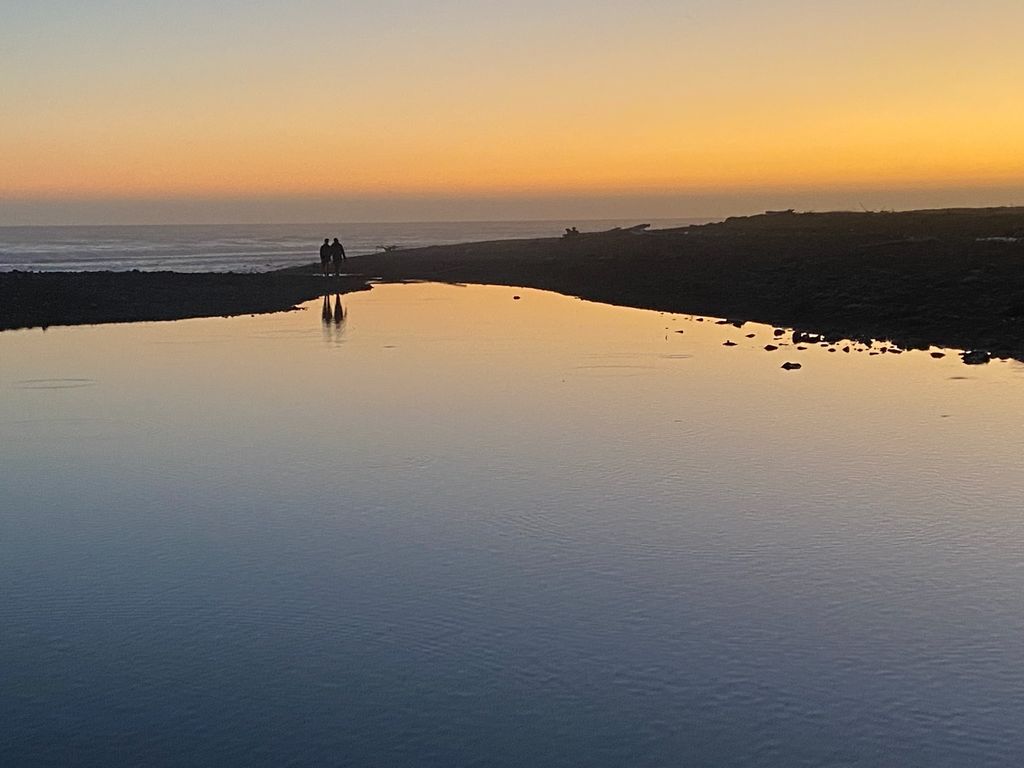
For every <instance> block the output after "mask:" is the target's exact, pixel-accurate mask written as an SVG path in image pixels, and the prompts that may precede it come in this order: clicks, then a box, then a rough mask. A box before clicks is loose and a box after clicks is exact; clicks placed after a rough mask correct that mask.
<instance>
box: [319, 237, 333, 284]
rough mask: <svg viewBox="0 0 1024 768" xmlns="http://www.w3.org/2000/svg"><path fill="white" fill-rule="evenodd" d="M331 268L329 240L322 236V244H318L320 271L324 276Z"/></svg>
mask: <svg viewBox="0 0 1024 768" xmlns="http://www.w3.org/2000/svg"><path fill="white" fill-rule="evenodd" d="M330 270H331V242H330V240H328V239H327V238H326V237H325V238H324V244H323V245H321V246H320V271H321V272H323V275H324V277H327V274H328V273H329V272H330Z"/></svg>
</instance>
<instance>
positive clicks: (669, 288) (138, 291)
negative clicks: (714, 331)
mask: <svg viewBox="0 0 1024 768" xmlns="http://www.w3.org/2000/svg"><path fill="white" fill-rule="evenodd" d="M346 266H347V268H348V270H349V272H351V273H352V274H351V275H350V276H348V277H343V278H337V279H336V278H332V279H330V280H324V279H323V278H322V277H320V276H319V275H317V274H315V273H316V271H318V269H319V265H312V264H310V265H303V266H300V267H295V268H292V269H288V270H282V271H279V272H274V273H269V274H257V275H242V274H231V275H224V274H182V273H169V272H162V273H143V272H118V273H111V272H98V273H0V329H10V328H23V327H34V326H44V327H45V326H51V325H74V324H82V323H105V322H129V321H133V320H170V319H178V318H184V317H203V316H217V315H237V314H254V313H262V312H276V311H283V310H287V309H289V308H292V307H294V306H295V305H296V304H299V303H301V302H304V301H308V300H310V299H313V298H317V297H319V296H321V295H323V293H324V292H325V290H326V291H330V292H332V293H333V292H349V291H353V290H361V289H365V288H367V287H368V283H369V281H371V280H379V281H385V282H403V281H436V282H448V283H481V284H492V285H509V286H516V287H527V288H538V289H543V290H551V291H556V292H559V293H563V294H567V295H571V296H579V297H581V298H584V299H589V300H593V301H600V302H605V303H609V304H616V305H621V306H629V307H638V308H645V309H655V310H662V311H670V312H676V313H689V314H700V315H709V316H717V317H725V318H731V319H743V320H750V321H758V322H762V323H767V324H772V325H776V326H785V327H790V328H798V329H804V330H807V331H812V332H815V333H819V334H823V335H825V336H826V337H835V338H839V337H844V338H851V339H860V340H869V339H888V340H891V341H893V342H894V343H895V344H897V345H898V346H900V347H902V348H905V349H910V348H927V347H928V346H931V345H934V346H942V347H954V348H959V349H965V350H982V351H984V352H988V353H991V354H992V355H994V356H997V357H1009V358H1015V359H1018V360H1024V208H995V209H964V210H939V211H913V212H903V213H822V214H815V213H808V214H795V213H788V212H782V213H777V214H772V215H760V216H751V217H742V218H733V219H728V220H726V221H724V222H721V223H716V224H707V225H701V226H691V227H684V228H680V229H672V230H656V231H648V232H640V231H637V230H613V231H611V232H604V233H594V234H586V233H584V234H581V235H578V236H573V237H566V238H547V239H536V240H505V241H496V242H490V243H470V244H464V245H452V246H435V247H429V248H418V249H409V250H399V251H392V252H388V253H382V254H378V255H373V256H362V257H359V258H355V259H350V260H349V262H348V263H347V265H346Z"/></svg>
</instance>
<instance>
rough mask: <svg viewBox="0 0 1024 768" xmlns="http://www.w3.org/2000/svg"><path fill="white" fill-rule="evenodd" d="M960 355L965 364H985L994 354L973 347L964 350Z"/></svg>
mask: <svg viewBox="0 0 1024 768" xmlns="http://www.w3.org/2000/svg"><path fill="white" fill-rule="evenodd" d="M960 357H961V358H962V359H963V361H964V364H965V365H984V364H985V363H987V362H989V361H990V360H991V359H992V355H990V354H989V353H988V352H986V351H985V350H983V349H971V350H968V351H967V352H964V353H963V354H962V355H960Z"/></svg>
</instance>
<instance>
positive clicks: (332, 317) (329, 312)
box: [320, 293, 345, 325]
mask: <svg viewBox="0 0 1024 768" xmlns="http://www.w3.org/2000/svg"><path fill="white" fill-rule="evenodd" d="M320 319H321V320H323V323H324V325H328V324H330V323H334V324H335V325H341V324H342V322H344V320H345V308H344V307H343V306H341V294H340V293H336V294H334V306H333V308H332V307H331V297H330V296H329V295H328V294H326V293H325V294H324V304H323V307H322V309H321V311H320Z"/></svg>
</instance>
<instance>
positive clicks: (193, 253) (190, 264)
mask: <svg viewBox="0 0 1024 768" xmlns="http://www.w3.org/2000/svg"><path fill="white" fill-rule="evenodd" d="M705 221H707V219H650V220H648V222H649V223H650V224H651V225H652V226H653V227H656V228H669V227H679V226H685V225H687V224H696V223H702V222H705ZM648 222H639V221H637V220H636V219H628V220H627V219H602V220H593V221H585V222H581V221H561V220H557V221H556V220H552V221H434V222H406V223H394V222H392V223H377V224H372V223H367V224H323V223H321V224H256V225H252V224H217V225H134V226H61V227H0V272H4V271H8V272H9V271H11V270H16V269H17V270H23V271H36V272H69V271H70V272H74V271H93V270H114V271H117V270H131V269H138V270H142V271H162V270H169V271H174V272H267V271H270V270H274V269H281V268H284V267H292V266H295V265H298V264H304V263H307V262H313V261H316V260H317V259H318V258H319V257H318V248H319V246H320V243H321V242H323V238H325V237H331V238H334V237H337V238H339V239H340V240H341V242H342V243H344V245H345V250H346V252H347V253H348V255H350V256H360V255H364V254H369V253H374V252H376V251H379V250H381V249H382V248H383V247H384V246H398V247H399V248H415V247H418V246H424V245H444V244H449V243H467V242H474V241H481V240H505V239H509V238H531V237H555V236H557V235H559V234H561V233H562V232H563V231H564V230H565V228H566V227H570V226H576V227H578V228H579V229H580V231H592V232H593V231H600V230H604V229H611V228H612V227H619V226H633V225H635V224H638V223H648Z"/></svg>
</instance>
